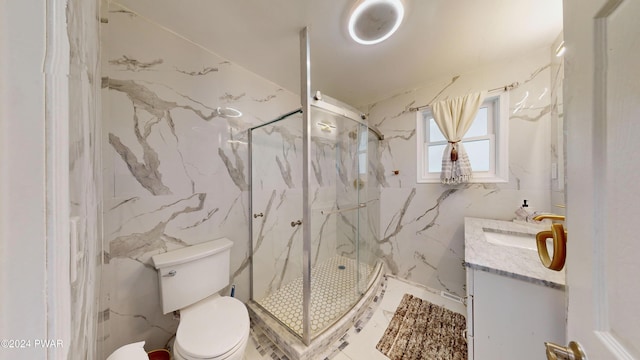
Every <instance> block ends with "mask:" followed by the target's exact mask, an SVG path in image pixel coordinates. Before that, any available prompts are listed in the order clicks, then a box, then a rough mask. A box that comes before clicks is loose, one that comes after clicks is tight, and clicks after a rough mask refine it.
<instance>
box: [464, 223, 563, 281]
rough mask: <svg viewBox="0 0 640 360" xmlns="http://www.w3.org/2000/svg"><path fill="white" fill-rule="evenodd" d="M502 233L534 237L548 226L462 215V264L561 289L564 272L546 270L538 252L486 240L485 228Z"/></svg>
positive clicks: (547, 228)
mask: <svg viewBox="0 0 640 360" xmlns="http://www.w3.org/2000/svg"><path fill="white" fill-rule="evenodd" d="M484 229H490V230H495V231H497V232H503V233H524V234H531V235H532V236H535V234H536V233H538V231H542V230H549V229H550V226H549V225H538V224H528V223H527V224H525V223H516V222H512V221H503V220H490V219H479V218H471V217H466V218H465V219H464V245H465V255H464V261H465V265H466V266H468V267H470V268H472V269H479V270H484V271H488V272H493V273H496V274H499V275H504V276H508V277H512V278H516V279H521V280H525V281H529V282H534V283H537V284H541V285H545V286H549V287H553V288H560V289H563V288H564V285H565V272H564V269H563V270H561V271H554V270H550V269H547V268H546V267H544V266H543V265H542V263H541V262H540V258H539V257H538V252H537V251H535V250H530V249H524V248H519V247H514V246H506V245H497V244H494V243H491V242H489V241H488V240H487V238H486V236H485V230H484Z"/></svg>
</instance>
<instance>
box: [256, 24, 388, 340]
mask: <svg viewBox="0 0 640 360" xmlns="http://www.w3.org/2000/svg"><path fill="white" fill-rule="evenodd" d="M305 35H306V34H305V33H304V32H303V36H302V38H303V41H302V44H303V48H304V47H305V46H306V52H305V50H304V49H303V55H305V56H303V61H302V63H303V95H302V104H303V106H302V109H300V110H296V111H293V112H291V113H288V114H285V115H283V116H282V117H280V118H278V119H275V120H273V121H271V122H268V123H265V124H262V125H259V126H256V127H254V128H252V129H250V130H249V149H250V179H251V183H250V194H251V195H250V212H251V237H252V249H251V251H252V261H251V298H252V301H253V302H255V303H256V304H258V305H259V306H260V307H261V308H262V309H263V310H264V311H266V312H267V313H269V315H270V316H272V317H273V318H275V319H277V320H278V321H279V322H280V323H281V324H282V325H284V326H286V327H287V328H288V329H289V330H290V332H292V333H294V334H295V335H297V336H298V337H299V338H300V339H301V340H302V341H303V342H304V343H305V344H307V345H309V343H310V342H311V340H312V339H313V338H315V337H316V336H317V335H319V334H320V333H322V332H323V331H325V330H327V329H328V328H329V327H331V325H332V324H334V323H335V322H336V321H338V320H339V319H340V318H341V317H342V316H343V315H344V314H345V313H347V312H348V311H349V310H351V309H352V308H353V307H354V306H355V304H356V303H357V302H358V301H359V300H360V299H361V298H362V296H363V294H364V293H365V292H366V291H367V289H368V288H369V287H370V285H371V284H372V282H373V278H374V277H375V276H376V275H377V274H378V273H379V271H380V267H381V263H380V262H379V261H378V259H377V253H378V251H377V249H378V245H377V242H376V238H377V236H376V235H377V231H378V225H379V213H380V212H379V185H378V183H377V181H376V176H375V174H374V173H373V171H372V170H371V166H370V164H371V163H372V162H374V159H376V156H375V155H376V153H377V149H378V142H379V140H380V138H381V135H380V134H379V133H377V132H375V131H374V130H372V129H370V128H369V127H368V126H367V124H366V123H364V122H363V121H362V119H361V115H360V114H359V113H358V112H356V111H354V110H353V109H350V108H348V107H347V106H346V105H344V104H340V103H338V102H337V101H335V100H331V99H329V98H327V97H326V96H322V95H320V94H319V93H317V95H316V96H314V97H313V98H312V97H311V96H310V90H309V88H310V87H309V82H310V81H309V75H308V74H309V73H308V61H307V62H305V59H307V58H308V57H307V56H308V44H307V42H306V41H305V38H306V36H305ZM305 63H306V64H307V65H306V66H304V64H305Z"/></svg>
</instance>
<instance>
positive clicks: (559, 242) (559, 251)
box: [533, 214, 567, 271]
mask: <svg viewBox="0 0 640 360" xmlns="http://www.w3.org/2000/svg"><path fill="white" fill-rule="evenodd" d="M544 219H550V220H551V221H554V220H557V221H564V220H565V217H564V216H562V215H556V214H539V215H536V216H534V217H533V220H535V221H540V220H544ZM548 238H553V257H551V256H549V251H548V250H547V239H548ZM536 245H537V248H538V256H540V261H541V262H542V265H544V266H545V267H546V268H548V269H551V270H555V271H560V270H562V268H563V267H564V262H565V260H566V258H567V232H566V231H565V229H564V226H562V224H558V223H554V224H552V225H551V230H547V231H540V232H539V233H537V234H536Z"/></svg>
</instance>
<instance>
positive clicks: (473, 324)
mask: <svg viewBox="0 0 640 360" xmlns="http://www.w3.org/2000/svg"><path fill="white" fill-rule="evenodd" d="M548 228H549V225H544V226H543V225H537V224H523V223H514V222H510V221H500V220H488V219H478V218H465V266H466V273H467V296H468V298H467V299H468V300H467V329H468V330H467V339H468V345H469V359H470V360H472V359H474V360H492V359H520V360H528V359H531V360H534V359H545V347H544V342H545V341H551V342H555V343H558V344H565V343H566V339H565V338H566V330H565V329H566V305H565V274H564V270H563V271H553V270H549V269H547V268H545V267H544V266H542V264H541V263H540V260H539V258H538V253H537V250H536V243H535V235H536V233H537V232H538V231H541V230H548Z"/></svg>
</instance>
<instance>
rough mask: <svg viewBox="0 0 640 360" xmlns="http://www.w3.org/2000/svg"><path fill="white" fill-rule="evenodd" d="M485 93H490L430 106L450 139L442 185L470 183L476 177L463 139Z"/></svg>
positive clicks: (458, 98) (480, 93) (445, 150)
mask: <svg viewBox="0 0 640 360" xmlns="http://www.w3.org/2000/svg"><path fill="white" fill-rule="evenodd" d="M486 96H487V92H486V91H481V92H477V93H473V94H468V95H466V96H462V97H457V98H454V99H448V100H443V101H439V102H437V103H434V104H433V105H432V106H431V110H432V111H433V118H434V120H435V122H436V124H438V128H440V131H442V134H443V135H444V137H445V138H447V140H448V141H449V144H448V145H447V147H446V148H445V149H444V153H443V155H442V173H441V174H440V180H441V182H442V183H443V184H452V185H455V184H462V183H467V182H469V181H470V180H471V178H472V176H473V173H472V170H471V163H470V162H469V156H468V155H467V152H466V151H465V150H464V146H462V143H461V142H460V140H462V137H463V136H464V134H465V133H466V132H467V130H469V127H471V124H472V123H473V120H474V119H475V117H476V114H477V113H478V109H479V108H480V105H482V102H483V101H484V98H485V97H486Z"/></svg>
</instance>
